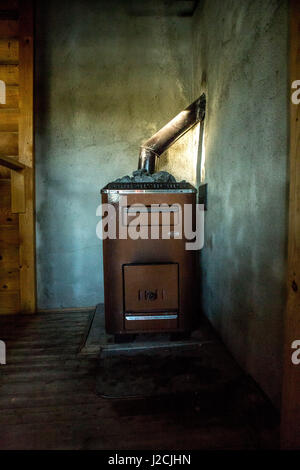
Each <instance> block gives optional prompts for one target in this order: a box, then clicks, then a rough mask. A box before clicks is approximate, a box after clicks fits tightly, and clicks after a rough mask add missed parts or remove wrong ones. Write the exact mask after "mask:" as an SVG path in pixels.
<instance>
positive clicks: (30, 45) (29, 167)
mask: <svg viewBox="0 0 300 470" xmlns="http://www.w3.org/2000/svg"><path fill="white" fill-rule="evenodd" d="M19 11H20V17H19V86H20V117H19V161H20V162H22V163H24V164H25V165H26V169H25V204H26V210H25V212H24V213H20V214H19V233H20V310H21V312H22V313H34V312H36V259H35V171H34V127H33V81H34V34H33V31H34V25H33V23H34V20H33V18H34V5H33V0H20V6H19Z"/></svg>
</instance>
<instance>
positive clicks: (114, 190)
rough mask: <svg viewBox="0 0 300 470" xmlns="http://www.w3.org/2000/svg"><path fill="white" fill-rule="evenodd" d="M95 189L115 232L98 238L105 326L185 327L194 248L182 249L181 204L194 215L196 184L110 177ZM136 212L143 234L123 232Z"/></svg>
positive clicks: (137, 329) (111, 329) (120, 329)
mask: <svg viewBox="0 0 300 470" xmlns="http://www.w3.org/2000/svg"><path fill="white" fill-rule="evenodd" d="M101 193H102V203H103V204H107V203H109V204H111V205H112V206H113V207H114V208H115V214H116V225H115V228H116V237H115V238H105V239H104V240H103V258H104V289H105V319H106V329H107V332H108V333H111V334H114V335H122V334H126V333H127V334H128V333H131V334H132V333H145V332H158V331H160V332H167V331H168V332H184V331H187V330H190V329H191V326H192V321H193V314H194V313H195V312H194V309H195V277H196V276H195V269H196V259H195V257H196V253H197V252H196V251H194V250H191V251H189V250H186V242H187V240H186V239H185V236H184V230H182V225H183V224H182V222H183V221H184V218H185V211H186V210H187V209H186V207H187V206H186V205H189V206H190V209H189V210H191V208H192V210H191V213H192V215H193V220H194V219H195V205H196V189H195V188H194V187H193V186H192V185H190V184H188V183H171V184H170V183H110V184H108V185H107V186H105V188H103V189H102V191H101ZM137 214H138V216H139V228H140V229H141V230H143V231H144V235H145V234H146V233H147V234H148V238H137V239H132V238H130V236H128V227H129V226H130V224H132V226H134V221H135V218H136V216H137ZM181 230H182V232H183V233H182V238H180V237H179V235H180V233H179V231H181ZM126 233H127V238H125V236H126ZM151 235H152V237H151ZM153 235H154V238H153ZM164 237H166V238H164Z"/></svg>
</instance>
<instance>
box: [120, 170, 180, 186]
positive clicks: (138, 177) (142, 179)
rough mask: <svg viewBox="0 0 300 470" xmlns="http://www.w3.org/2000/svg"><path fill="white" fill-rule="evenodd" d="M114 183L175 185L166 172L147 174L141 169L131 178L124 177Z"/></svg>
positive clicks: (172, 178) (171, 176)
mask: <svg viewBox="0 0 300 470" xmlns="http://www.w3.org/2000/svg"><path fill="white" fill-rule="evenodd" d="M114 183H176V179H175V178H174V176H173V175H171V174H170V173H168V172H167V171H158V172H157V173H149V172H148V171H147V170H145V169H141V170H135V171H134V172H133V173H132V176H129V175H126V176H123V177H122V178H118V179H116V180H115V181H114Z"/></svg>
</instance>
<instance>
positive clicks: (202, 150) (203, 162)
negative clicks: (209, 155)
mask: <svg viewBox="0 0 300 470" xmlns="http://www.w3.org/2000/svg"><path fill="white" fill-rule="evenodd" d="M205 157H206V154H205V139H204V131H203V132H202V142H201V170H200V171H201V183H203V182H204V181H205Z"/></svg>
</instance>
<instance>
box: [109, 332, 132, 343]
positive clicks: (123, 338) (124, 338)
mask: <svg viewBox="0 0 300 470" xmlns="http://www.w3.org/2000/svg"><path fill="white" fill-rule="evenodd" d="M135 337H136V335H132V334H124V335H115V338H114V339H115V343H132V342H133V341H134V340H135Z"/></svg>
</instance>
